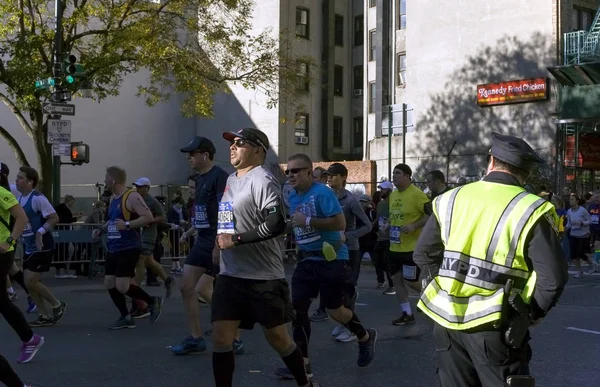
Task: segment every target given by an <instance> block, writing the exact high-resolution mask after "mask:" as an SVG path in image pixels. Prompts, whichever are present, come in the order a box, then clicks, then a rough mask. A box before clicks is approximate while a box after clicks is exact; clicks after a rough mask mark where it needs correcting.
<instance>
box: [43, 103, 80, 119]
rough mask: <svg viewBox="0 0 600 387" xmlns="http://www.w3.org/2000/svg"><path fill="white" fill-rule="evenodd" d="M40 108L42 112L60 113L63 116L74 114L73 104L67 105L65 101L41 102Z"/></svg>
mask: <svg viewBox="0 0 600 387" xmlns="http://www.w3.org/2000/svg"><path fill="white" fill-rule="evenodd" d="M42 110H43V112H44V114H60V115H63V116H74V115H75V105H69V104H66V103H51V102H44V103H43V104H42Z"/></svg>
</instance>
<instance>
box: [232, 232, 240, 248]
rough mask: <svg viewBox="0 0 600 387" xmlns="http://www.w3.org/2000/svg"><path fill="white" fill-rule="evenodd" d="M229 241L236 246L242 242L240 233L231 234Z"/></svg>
mask: <svg viewBox="0 0 600 387" xmlns="http://www.w3.org/2000/svg"><path fill="white" fill-rule="evenodd" d="M231 241H232V242H233V244H234V245H236V246H237V245H239V244H240V243H242V238H241V237H240V234H231Z"/></svg>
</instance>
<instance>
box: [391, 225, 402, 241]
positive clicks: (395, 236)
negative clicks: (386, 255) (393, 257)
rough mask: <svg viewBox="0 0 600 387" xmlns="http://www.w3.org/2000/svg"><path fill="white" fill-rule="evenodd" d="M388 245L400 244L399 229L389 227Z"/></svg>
mask: <svg viewBox="0 0 600 387" xmlns="http://www.w3.org/2000/svg"><path fill="white" fill-rule="evenodd" d="M390 243H396V244H400V227H398V226H391V227H390Z"/></svg>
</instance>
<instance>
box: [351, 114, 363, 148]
mask: <svg viewBox="0 0 600 387" xmlns="http://www.w3.org/2000/svg"><path fill="white" fill-rule="evenodd" d="M362 146H363V118H362V117H354V120H353V122H352V147H353V148H359V147H362Z"/></svg>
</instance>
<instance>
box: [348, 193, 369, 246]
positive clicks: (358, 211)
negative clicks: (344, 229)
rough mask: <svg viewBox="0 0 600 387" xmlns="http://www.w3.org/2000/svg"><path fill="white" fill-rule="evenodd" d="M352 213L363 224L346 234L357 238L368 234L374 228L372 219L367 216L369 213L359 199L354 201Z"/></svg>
mask: <svg viewBox="0 0 600 387" xmlns="http://www.w3.org/2000/svg"><path fill="white" fill-rule="evenodd" d="M352 213H353V214H354V215H355V216H356V217H357V218H358V219H359V220H360V222H361V223H362V226H361V227H359V228H357V229H356V230H354V231H351V232H348V233H346V234H347V235H348V234H349V235H350V236H354V237H357V238H360V237H361V236H363V235H367V234H368V233H369V232H370V231H371V229H372V228H373V225H372V224H371V220H370V219H369V217H368V216H367V213H366V212H365V211H364V210H363V209H362V207H361V206H360V203H359V202H358V200H353V201H352Z"/></svg>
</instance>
